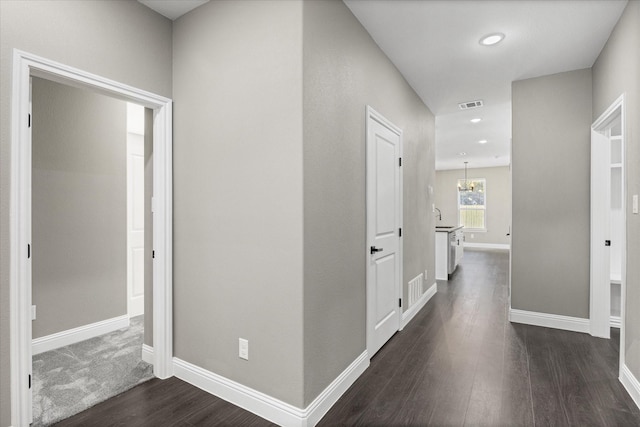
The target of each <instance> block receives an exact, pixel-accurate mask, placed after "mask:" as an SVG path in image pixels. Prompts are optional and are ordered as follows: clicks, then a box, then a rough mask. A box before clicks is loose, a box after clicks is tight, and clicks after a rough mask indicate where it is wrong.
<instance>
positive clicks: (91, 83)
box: [10, 49, 173, 425]
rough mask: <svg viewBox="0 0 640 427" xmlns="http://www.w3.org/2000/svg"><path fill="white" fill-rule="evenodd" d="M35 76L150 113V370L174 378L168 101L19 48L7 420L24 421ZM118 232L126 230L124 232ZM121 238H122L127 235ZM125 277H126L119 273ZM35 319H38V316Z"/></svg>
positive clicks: (28, 396)
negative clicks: (32, 84)
mask: <svg viewBox="0 0 640 427" xmlns="http://www.w3.org/2000/svg"><path fill="white" fill-rule="evenodd" d="M33 77H37V78H40V79H44V80H48V81H53V82H57V83H62V84H64V85H67V86H72V87H75V88H82V89H88V90H89V91H91V92H94V93H99V94H103V95H107V96H109V97H112V98H117V99H120V100H123V101H127V102H133V103H136V104H139V105H142V106H144V107H146V108H149V109H150V110H152V111H153V113H152V114H153V119H152V121H153V142H152V144H153V160H154V170H153V177H152V182H153V198H152V202H151V204H152V205H153V219H152V223H153V240H152V241H153V247H152V250H153V252H154V253H155V257H154V259H153V265H152V271H153V273H152V281H153V284H152V288H153V296H152V305H153V313H154V316H153V339H152V344H153V347H152V352H151V354H150V355H149V356H150V357H149V358H150V359H151V361H152V362H153V372H154V375H155V376H156V377H158V378H168V377H170V376H172V375H173V366H172V315H171V312H172V303H171V300H172V289H171V288H172V286H171V276H172V272H171V260H172V247H171V230H172V225H171V224H172V220H171V217H172V215H171V212H172V193H171V163H172V150H171V108H172V105H171V100H170V99H168V98H164V97H162V96H158V95H155V94H152V93H149V92H146V91H143V90H140V89H136V88H133V87H130V86H127V85H123V84H121V83H118V82H115V81H112V80H109V79H106V78H103V77H100V76H96V75H94V74H90V73H87V72H84V71H82V70H78V69H76V68H72V67H69V66H66V65H63V64H60V63H57V62H54V61H50V60H48V59H45V58H41V57H38V56H36V55H32V54H29V53H26V52H22V51H20V50H17V49H16V50H14V53H13V80H12V81H13V88H12V89H13V90H12V125H11V203H10V209H11V223H10V232H11V239H10V240H11V241H10V257H11V261H10V262H11V278H10V299H11V301H10V306H11V325H10V347H11V348H10V354H11V405H12V407H11V423H12V425H28V424H29V423H30V422H31V421H32V419H33V413H32V382H33V381H32V380H33V376H32V375H33V370H32V351H33V349H32V338H33V325H32V318H33V314H34V312H33V310H32V281H33V265H32V258H33V257H32V249H35V247H34V244H33V241H32V237H33V234H32V228H33V220H34V217H33V210H32V209H33V206H32V195H33V194H32V191H33V186H32V185H33V182H32V172H33V163H32V127H31V121H32V116H31V114H32V104H31V80H32V78H33ZM123 234H126V233H125V231H124V230H123ZM125 240H126V239H125ZM125 279H126V274H125ZM36 317H37V316H36Z"/></svg>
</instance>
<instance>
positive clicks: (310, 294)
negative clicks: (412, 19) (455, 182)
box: [303, 1, 435, 405]
mask: <svg viewBox="0 0 640 427" xmlns="http://www.w3.org/2000/svg"><path fill="white" fill-rule="evenodd" d="M303 51H304V373H305V387H304V389H305V390H304V401H305V405H307V404H309V403H310V402H311V401H313V399H314V398H315V397H317V396H318V394H319V393H320V392H321V391H322V390H323V389H324V388H325V387H326V386H328V385H329V384H330V383H331V381H333V380H334V379H335V378H336V377H337V376H338V375H339V374H340V373H341V372H342V371H343V370H344V369H345V368H346V367H347V366H349V364H350V363H351V362H353V361H354V360H355V358H356V357H358V356H359V355H360V354H361V353H362V352H363V351H364V350H365V349H366V281H365V267H366V250H365V246H366V244H365V238H366V236H365V225H366V205H365V162H366V158H365V153H366V149H365V134H366V132H365V131H366V129H365V117H366V106H367V105H370V106H371V107H373V108H374V109H375V110H376V111H378V112H379V113H380V114H382V115H384V116H385V117H386V118H387V119H388V120H390V121H391V122H392V123H394V124H395V125H396V126H398V127H399V128H401V129H402V130H403V143H404V156H403V168H402V169H403V174H404V224H403V225H404V229H403V237H404V279H403V283H404V295H405V298H404V300H405V301H407V298H406V295H407V282H408V281H409V280H411V279H413V278H414V277H416V276H417V275H418V274H420V273H422V272H424V270H425V269H428V270H429V272H430V273H429V274H430V277H429V278H427V281H426V287H428V286H430V285H431V284H433V283H434V282H435V279H434V265H435V256H434V244H435V243H434V239H435V236H434V229H433V227H434V222H433V214H432V213H431V210H430V206H431V203H432V202H433V200H432V199H433V196H432V195H430V194H429V192H428V186H429V185H431V186H433V185H434V181H435V142H434V139H435V130H434V117H433V115H432V114H431V112H430V111H429V109H428V108H427V107H426V106H425V105H424V103H423V102H422V101H421V100H420V99H419V98H418V96H417V95H416V94H415V92H414V91H413V89H411V87H410V86H409V85H408V84H407V82H406V81H405V80H404V78H403V77H402V76H401V75H400V73H399V72H398V70H397V69H396V68H395V67H394V66H393V64H392V63H391V62H390V61H389V59H388V58H387V57H386V56H385V55H384V53H383V52H382V51H381V50H380V48H379V47H378V46H377V45H376V44H375V42H374V41H373V40H372V39H371V37H370V36H369V34H368V33H367V32H366V30H365V29H364V28H363V27H362V26H361V25H360V23H359V22H358V20H357V19H356V18H355V17H354V16H353V15H352V13H351V11H349V9H348V8H347V7H346V6H345V5H344V4H343V3H342V2H337V1H307V2H305V3H304V50H303ZM405 309H406V307H405Z"/></svg>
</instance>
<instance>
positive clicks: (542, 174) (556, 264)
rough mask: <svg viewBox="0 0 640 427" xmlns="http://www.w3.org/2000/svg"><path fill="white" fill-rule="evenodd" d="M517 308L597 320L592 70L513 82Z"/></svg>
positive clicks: (514, 294) (514, 301) (513, 302)
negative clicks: (592, 257) (592, 309)
mask: <svg viewBox="0 0 640 427" xmlns="http://www.w3.org/2000/svg"><path fill="white" fill-rule="evenodd" d="M512 106H513V107H512V108H513V113H512V120H513V125H512V132H513V144H512V159H511V161H512V185H513V236H512V273H511V274H512V278H511V292H512V296H511V305H512V308H514V309H520V310H527V311H533V312H540V313H549V314H559V315H564V316H572V317H579V318H587V317H589V210H590V205H589V179H590V170H591V165H590V152H591V148H590V141H591V135H590V126H591V122H592V120H591V118H592V117H591V69H585V70H576V71H569V72H566V73H560V74H554V75H550V76H544V77H538V78H533V79H528V80H520V81H516V82H513V85H512Z"/></svg>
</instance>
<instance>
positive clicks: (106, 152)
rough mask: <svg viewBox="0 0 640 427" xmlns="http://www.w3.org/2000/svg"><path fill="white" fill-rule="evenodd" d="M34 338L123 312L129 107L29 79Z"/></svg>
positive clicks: (60, 85)
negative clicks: (35, 308) (30, 86)
mask: <svg viewBox="0 0 640 427" xmlns="http://www.w3.org/2000/svg"><path fill="white" fill-rule="evenodd" d="M31 90H32V109H33V111H32V117H33V118H32V168H33V173H32V182H31V186H32V247H33V257H32V274H33V276H32V290H33V291H32V301H33V304H35V305H36V307H37V314H38V315H37V318H36V320H34V321H33V324H32V325H33V332H32V335H33V338H40V337H43V336H46V335H50V334H54V333H57V332H61V331H65V330H68V329H72V328H77V327H79V326H84V325H88V324H90V323H94V322H99V321H101V320H106V319H110V318H113V317H116V316H122V315H125V314H127V248H126V245H127V211H126V208H127V186H126V184H127V159H126V153H127V151H126V150H127V145H126V144H127V127H126V125H127V104H126V102H124V101H121V100H118V99H115V98H110V97H107V96H105V95H101V94H97V93H94V92H90V91H87V90H83V89H76V88H73V87H70V86H65V85H62V84H59V83H54V82H51V81H48V80H43V79H39V78H37V77H34V78H33V80H32V88H31Z"/></svg>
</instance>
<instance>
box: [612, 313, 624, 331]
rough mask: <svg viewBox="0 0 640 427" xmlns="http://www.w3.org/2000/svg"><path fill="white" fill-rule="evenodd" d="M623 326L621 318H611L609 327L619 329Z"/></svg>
mask: <svg viewBox="0 0 640 427" xmlns="http://www.w3.org/2000/svg"><path fill="white" fill-rule="evenodd" d="M621 325H622V319H621V318H620V316H609V327H611V328H618V329H620V326H621Z"/></svg>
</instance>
